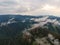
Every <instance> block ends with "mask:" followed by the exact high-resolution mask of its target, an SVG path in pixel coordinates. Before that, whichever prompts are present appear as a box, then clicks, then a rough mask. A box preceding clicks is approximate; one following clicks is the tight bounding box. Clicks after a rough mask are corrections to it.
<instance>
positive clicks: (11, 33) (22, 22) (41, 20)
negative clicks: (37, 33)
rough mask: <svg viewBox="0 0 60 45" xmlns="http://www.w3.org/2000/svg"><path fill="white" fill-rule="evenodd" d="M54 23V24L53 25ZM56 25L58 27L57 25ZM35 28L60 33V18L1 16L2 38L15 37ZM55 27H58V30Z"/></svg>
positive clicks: (0, 28)
mask: <svg viewBox="0 0 60 45" xmlns="http://www.w3.org/2000/svg"><path fill="white" fill-rule="evenodd" d="M53 22H54V24H53ZM55 24H56V25H55ZM34 26H36V27H38V26H42V27H47V28H48V29H50V30H51V31H52V30H53V29H54V30H53V32H56V30H57V32H56V33H58V34H60V33H59V31H60V28H59V27H60V17H55V16H22V15H0V32H1V33H0V37H1V38H2V37H3V38H4V37H15V36H17V35H18V34H19V33H21V32H22V31H24V30H25V29H30V28H33V27H34ZM54 27H57V28H56V29H55V28H54Z"/></svg>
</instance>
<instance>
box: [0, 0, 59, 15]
mask: <svg viewBox="0 0 60 45" xmlns="http://www.w3.org/2000/svg"><path fill="white" fill-rule="evenodd" d="M0 14H24V15H25V14H27V15H56V16H59V15H60V0H1V1H0Z"/></svg>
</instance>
